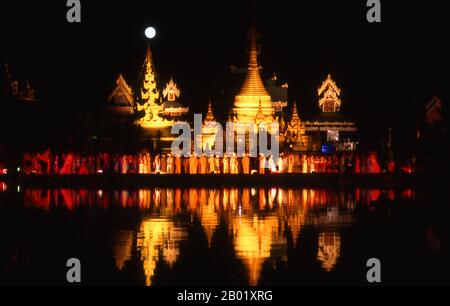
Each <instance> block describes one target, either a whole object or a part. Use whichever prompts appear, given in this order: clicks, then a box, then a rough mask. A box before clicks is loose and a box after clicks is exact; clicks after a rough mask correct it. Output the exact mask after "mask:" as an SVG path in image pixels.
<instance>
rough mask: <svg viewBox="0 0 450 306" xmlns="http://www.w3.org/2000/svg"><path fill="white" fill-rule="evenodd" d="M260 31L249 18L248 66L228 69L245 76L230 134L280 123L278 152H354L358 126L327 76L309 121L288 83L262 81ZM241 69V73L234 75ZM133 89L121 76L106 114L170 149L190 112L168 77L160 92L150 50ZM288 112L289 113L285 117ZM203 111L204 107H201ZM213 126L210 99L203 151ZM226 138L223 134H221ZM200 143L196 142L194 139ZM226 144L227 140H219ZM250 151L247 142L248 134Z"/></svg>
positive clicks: (155, 144) (269, 128) (231, 117)
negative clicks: (290, 97) (290, 98)
mask: <svg viewBox="0 0 450 306" xmlns="http://www.w3.org/2000/svg"><path fill="white" fill-rule="evenodd" d="M259 36H260V35H259V33H258V30H257V28H256V21H255V18H254V17H253V18H252V22H251V26H250V30H249V32H248V37H247V38H248V66H247V68H246V69H238V68H236V67H234V66H232V73H239V74H245V78H244V80H243V83H242V86H241V87H240V89H239V90H237V92H236V95H235V97H234V101H233V106H232V108H231V109H229V113H228V119H227V121H228V122H231V123H234V125H233V129H234V136H235V137H236V136H237V135H238V134H241V135H245V134H247V135H248V132H249V128H250V127H252V128H253V132H257V129H265V130H267V131H268V132H269V133H274V132H275V131H272V124H273V123H278V124H279V131H278V134H277V136H278V139H279V143H280V150H282V151H292V152H320V151H321V152H334V151H335V150H355V149H356V147H355V145H354V143H355V142H354V141H355V134H356V132H357V127H356V123H355V122H352V121H350V120H347V119H346V118H345V117H344V116H343V115H342V114H341V113H340V109H341V105H342V101H341V97H340V96H341V90H340V88H339V87H338V86H337V84H336V83H335V82H334V80H333V79H332V78H331V75H328V77H327V78H326V79H325V81H324V82H323V83H322V85H321V86H320V87H319V88H318V91H317V95H318V107H319V109H320V114H319V115H318V116H317V117H316V118H314V119H312V120H304V119H302V114H301V110H302V108H301V104H297V102H295V101H294V102H292V103H289V102H288V88H289V86H288V84H287V83H284V84H282V85H281V86H277V81H278V77H277V75H276V74H273V76H272V77H271V78H270V79H268V80H267V81H266V83H264V82H263V79H262V74H261V70H262V68H261V66H260V64H259V62H258V55H259V51H258V50H259V46H258V38H259ZM238 70H239V72H237V71H238ZM136 88H137V89H136V90H133V88H132V86H130V85H129V84H128V83H127V82H126V80H125V78H124V77H123V76H122V75H119V77H118V78H117V81H116V87H115V89H114V90H113V91H112V93H111V95H110V96H109V98H108V102H109V110H110V112H111V113H114V114H115V115H116V118H117V121H118V122H122V123H124V122H126V121H127V120H124V118H133V120H132V122H134V124H136V125H137V126H139V127H140V128H141V130H142V140H143V141H148V140H151V141H152V142H153V148H154V149H159V150H163V151H164V150H168V149H169V148H170V144H171V142H172V141H173V140H174V139H175V136H178V135H171V133H170V130H171V127H172V126H173V125H174V124H175V123H176V122H181V121H183V122H187V121H192V120H185V118H184V117H185V115H186V114H188V112H189V108H188V107H185V106H183V105H182V104H181V103H180V102H179V97H180V95H181V91H180V89H179V88H178V86H177V84H176V83H175V82H174V80H173V79H172V78H171V79H170V80H169V82H168V83H167V84H166V85H165V87H164V88H159V87H158V80H157V73H156V71H155V68H154V64H153V56H152V53H151V51H150V48H147V52H146V57H145V62H144V66H143V71H142V74H141V77H140V80H139V82H138V86H137V87H136ZM284 108H288V109H289V110H290V111H289V114H286V113H284ZM205 109H206V107H205ZM218 124H219V123H218V122H216V118H215V116H214V112H213V109H212V102H211V100H209V101H208V106H207V112H206V115H204V117H203V124H202V133H201V135H199V136H200V137H201V138H202V139H201V141H200V143H201V145H202V149H203V150H204V151H205V149H212V148H213V146H214V145H215V141H216V140H218V139H216V135H217V132H218V131H219V129H220V127H219V126H218ZM222 126H223V127H225V125H222ZM224 136H225V135H224ZM196 141H198V139H197V140H196ZM222 141H224V142H225V141H226V136H225V137H223V138H222ZM246 144H247V149H248V138H247V136H246Z"/></svg>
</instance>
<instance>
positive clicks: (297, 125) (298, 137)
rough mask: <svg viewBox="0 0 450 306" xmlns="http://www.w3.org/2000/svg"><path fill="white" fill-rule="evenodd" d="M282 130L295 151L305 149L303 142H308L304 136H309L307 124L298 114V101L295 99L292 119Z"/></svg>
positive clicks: (285, 138) (284, 137)
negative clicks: (306, 134)
mask: <svg viewBox="0 0 450 306" xmlns="http://www.w3.org/2000/svg"><path fill="white" fill-rule="evenodd" d="M282 131H284V133H283V139H284V140H285V141H286V142H288V143H289V146H290V149H292V150H294V151H301V150H302V149H303V148H302V147H303V144H304V142H306V139H304V138H308V137H307V136H305V131H306V130H305V125H304V123H303V122H302V121H301V119H300V116H299V115H298V111H297V103H296V102H295V101H294V103H293V104H292V115H291V120H290V121H289V122H288V124H287V125H286V126H285V127H283V128H282Z"/></svg>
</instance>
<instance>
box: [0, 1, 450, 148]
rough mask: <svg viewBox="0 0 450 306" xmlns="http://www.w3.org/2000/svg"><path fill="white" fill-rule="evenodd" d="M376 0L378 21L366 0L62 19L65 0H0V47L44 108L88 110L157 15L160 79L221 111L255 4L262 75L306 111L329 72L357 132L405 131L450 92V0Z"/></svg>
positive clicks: (134, 70) (179, 7)
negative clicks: (370, 18)
mask: <svg viewBox="0 0 450 306" xmlns="http://www.w3.org/2000/svg"><path fill="white" fill-rule="evenodd" d="M381 2H382V22H381V24H369V23H368V22H367V21H366V12H367V10H368V9H367V8H366V1H365V0H361V1H345V2H344V1H311V0H308V1H253V2H251V1H162V0H160V1H152V0H147V1H132V0H128V1H114V2H112V1H93V0H89V1H86V0H85V1H81V3H82V22H81V24H69V23H67V21H66V11H67V8H66V6H65V5H66V1H65V0H60V1H51V2H50V1H22V0H19V1H9V2H6V1H2V2H1V4H0V6H1V7H0V33H1V47H0V58H1V59H2V61H3V59H5V58H8V61H9V63H10V65H11V69H12V73H13V76H14V77H15V78H17V79H19V80H24V79H25V78H26V77H28V78H29V79H30V81H31V83H32V85H33V87H35V88H36V90H37V95H38V98H39V100H40V101H41V103H42V104H43V105H45V107H46V108H47V107H48V111H49V113H51V114H54V116H59V115H60V114H67V113H71V112H73V113H77V112H83V111H84V112H89V111H90V110H92V109H95V108H96V107H98V106H99V105H101V104H102V103H106V98H107V97H108V95H109V94H110V92H111V90H112V89H113V87H114V84H115V83H114V82H115V79H116V77H117V76H118V74H119V73H123V75H124V76H125V78H126V80H127V81H128V82H129V83H130V84H131V85H133V86H135V85H136V80H137V78H138V75H139V71H140V69H141V66H142V62H143V60H144V56H145V49H146V45H147V41H146V39H145V37H144V35H143V32H144V29H145V28H146V26H148V25H152V26H154V27H155V28H156V29H157V31H158V35H157V38H156V39H154V40H152V41H151V48H152V52H153V54H154V60H155V66H156V70H157V72H158V74H159V78H160V81H161V82H162V83H165V82H166V81H168V79H169V78H170V76H173V78H174V80H175V81H176V82H177V83H178V84H179V87H180V89H181V91H182V96H181V102H182V103H184V104H185V105H188V106H190V107H191V110H192V111H193V112H205V110H206V107H207V100H208V97H209V96H211V97H213V99H214V101H213V104H214V107H215V108H216V112H217V113H218V114H219V115H221V116H225V113H226V112H227V111H228V110H229V109H230V107H231V105H232V102H233V101H232V97H233V96H234V95H235V94H236V92H235V90H236V88H239V86H240V85H241V84H240V83H239V82H238V81H237V79H236V78H235V77H233V76H232V75H231V74H230V69H229V67H230V65H236V66H238V67H246V64H247V54H246V33H247V30H248V28H249V23H250V16H251V12H252V11H253V12H255V14H256V19H257V24H258V29H259V31H260V33H261V40H260V44H261V48H262V52H261V61H262V66H263V74H264V76H265V77H268V76H270V75H272V74H273V73H274V72H276V73H277V75H278V79H279V80H280V82H281V83H284V82H288V83H289V86H290V88H289V99H290V101H292V100H294V99H295V100H296V101H297V102H298V105H299V110H300V115H301V117H302V119H311V118H313V117H314V116H315V114H317V112H318V107H317V96H316V95H317V88H318V87H319V86H320V84H321V83H322V81H323V80H324V79H325V78H326V76H327V74H328V73H331V74H332V76H333V78H334V79H335V81H336V82H337V84H338V86H339V87H340V88H341V90H342V101H343V108H342V111H343V113H344V114H345V115H346V116H347V117H349V118H351V119H354V120H356V121H357V122H358V124H359V126H360V128H361V132H362V133H363V134H366V135H372V136H373V135H378V136H380V135H383V133H385V130H386V128H387V127H393V128H394V130H395V134H396V135H398V137H397V139H398V140H404V139H407V138H411V137H414V135H415V126H416V124H417V122H418V119H419V116H420V113H421V111H422V109H423V106H424V104H425V103H426V102H428V101H429V100H430V99H431V98H432V97H433V96H434V95H439V97H440V98H441V100H442V101H443V103H444V105H445V104H448V102H449V101H450V94H449V92H448V89H449V86H448V84H449V81H450V78H449V68H450V64H449V63H450V59H449V54H450V43H449V42H450V2H449V1H443V2H430V1H421V2H419V3H417V4H416V3H415V2H411V1H395V3H396V6H395V7H394V6H392V5H393V4H392V2H394V1H381ZM388 2H389V3H388Z"/></svg>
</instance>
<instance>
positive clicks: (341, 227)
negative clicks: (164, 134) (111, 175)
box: [0, 182, 450, 286]
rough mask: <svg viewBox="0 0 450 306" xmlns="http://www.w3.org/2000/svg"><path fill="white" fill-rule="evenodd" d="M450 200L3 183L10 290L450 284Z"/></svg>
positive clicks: (387, 194)
mask: <svg viewBox="0 0 450 306" xmlns="http://www.w3.org/2000/svg"><path fill="white" fill-rule="evenodd" d="M449 206H450V201H449V195H448V192H439V193H437V192H435V191H427V190H413V189H402V190H382V189H346V190H343V189H302V188H297V189H284V188H240V189H239V188H220V189H201V188H200V189H183V188H180V189H164V188H150V189H141V190H71V189H61V190H42V189H23V188H20V187H18V186H12V185H11V186H7V185H6V184H4V183H1V182H0V283H1V284H3V285H17V284H18V285H35V284H39V285H60V284H61V285H64V284H67V281H66V272H67V270H68V268H67V267H66V261H67V260H68V259H69V258H78V259H79V260H80V261H81V266H82V283H83V284H86V285H148V286H152V285H217V286H226V285H346V284H367V280H366V273H367V271H368V270H369V268H368V267H366V262H367V260H368V259H369V258H378V259H379V260H380V262H381V278H382V284H388V285H392V284H398V285H410V284H426V285H428V284H430V285H431V284H449V283H450V282H449V280H448V279H449V278H448V277H449V276H450V263H449V261H450V260H449V259H450V257H449V256H448V255H449V242H450V240H449V233H450V230H449V222H448V220H449V217H450V215H449V212H450V209H449Z"/></svg>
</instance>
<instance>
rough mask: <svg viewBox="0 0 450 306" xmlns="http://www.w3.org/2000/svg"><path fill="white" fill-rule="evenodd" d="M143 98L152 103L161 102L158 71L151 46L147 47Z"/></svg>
mask: <svg viewBox="0 0 450 306" xmlns="http://www.w3.org/2000/svg"><path fill="white" fill-rule="evenodd" d="M141 100H142V102H144V103H146V102H149V103H151V104H153V103H158V102H159V90H158V88H157V84H156V73H155V68H154V67H153V62H152V53H151V51H150V47H149V46H148V47H147V52H146V55H145V63H144V77H143V82H142V88H141Z"/></svg>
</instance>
